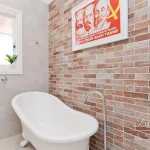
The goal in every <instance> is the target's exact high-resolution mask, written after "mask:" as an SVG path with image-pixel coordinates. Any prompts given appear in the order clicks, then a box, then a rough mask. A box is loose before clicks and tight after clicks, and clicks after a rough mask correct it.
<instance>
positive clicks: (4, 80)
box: [1, 74, 7, 83]
mask: <svg viewBox="0 0 150 150" xmlns="http://www.w3.org/2000/svg"><path fill="white" fill-rule="evenodd" d="M1 81H2V82H3V83H6V82H7V77H6V75H5V74H4V76H3V77H2V78H1Z"/></svg>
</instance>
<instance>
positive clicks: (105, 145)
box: [85, 91, 107, 150]
mask: <svg viewBox="0 0 150 150" xmlns="http://www.w3.org/2000/svg"><path fill="white" fill-rule="evenodd" d="M91 94H98V95H99V96H100V97H101V98H102V101H103V112H104V150H106V149H107V142H106V140H107V139H106V138H107V134H106V133H107V130H106V129H107V127H106V120H107V118H106V100H105V98H104V96H103V94H102V93H100V92H98V91H91V92H89V93H88V94H87V95H86V97H85V100H86V101H87V100H88V97H89V96H90V95H91Z"/></svg>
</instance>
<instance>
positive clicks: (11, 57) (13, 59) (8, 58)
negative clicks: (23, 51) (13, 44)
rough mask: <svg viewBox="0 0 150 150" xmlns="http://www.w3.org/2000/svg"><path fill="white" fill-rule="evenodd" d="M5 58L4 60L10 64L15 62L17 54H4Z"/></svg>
mask: <svg viewBox="0 0 150 150" xmlns="http://www.w3.org/2000/svg"><path fill="white" fill-rule="evenodd" d="M5 57H6V58H5V60H6V61H8V62H9V63H10V64H11V66H12V65H13V64H14V63H15V61H16V60H17V57H18V56H17V55H9V54H6V56H5ZM13 66H14V65H13Z"/></svg>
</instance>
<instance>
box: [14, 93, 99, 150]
mask: <svg viewBox="0 0 150 150" xmlns="http://www.w3.org/2000/svg"><path fill="white" fill-rule="evenodd" d="M12 107H13V109H14V111H15V112H16V114H17V115H18V117H19V119H20V120H21V124H22V129H23V135H24V137H25V139H26V140H29V141H30V142H31V143H32V145H33V146H34V147H35V148H36V149H37V150H89V139H90V137H91V136H92V135H94V134H95V133H96V132H97V130H98V127H99V124H98V121H97V120H96V119H95V118H94V117H92V116H90V115H87V114H84V113H82V112H78V111H75V110H73V109H71V108H70V107H68V106H67V105H65V104H64V103H63V102H62V101H60V100H59V99H58V98H57V97H55V96H53V95H50V94H47V93H41V92H27V93H23V94H20V95H18V96H16V97H15V98H14V99H13V100H12Z"/></svg>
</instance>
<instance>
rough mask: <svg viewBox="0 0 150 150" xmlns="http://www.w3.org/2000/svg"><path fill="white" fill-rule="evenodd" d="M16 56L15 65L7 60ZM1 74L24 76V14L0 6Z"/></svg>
mask: <svg viewBox="0 0 150 150" xmlns="http://www.w3.org/2000/svg"><path fill="white" fill-rule="evenodd" d="M6 54H9V55H11V56H13V55H16V56H17V59H16V61H15V63H13V64H10V63H9V62H8V61H6V60H5V58H6ZM0 74H22V13H21V11H18V10H15V9H13V8H9V7H6V6H3V5H0Z"/></svg>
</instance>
